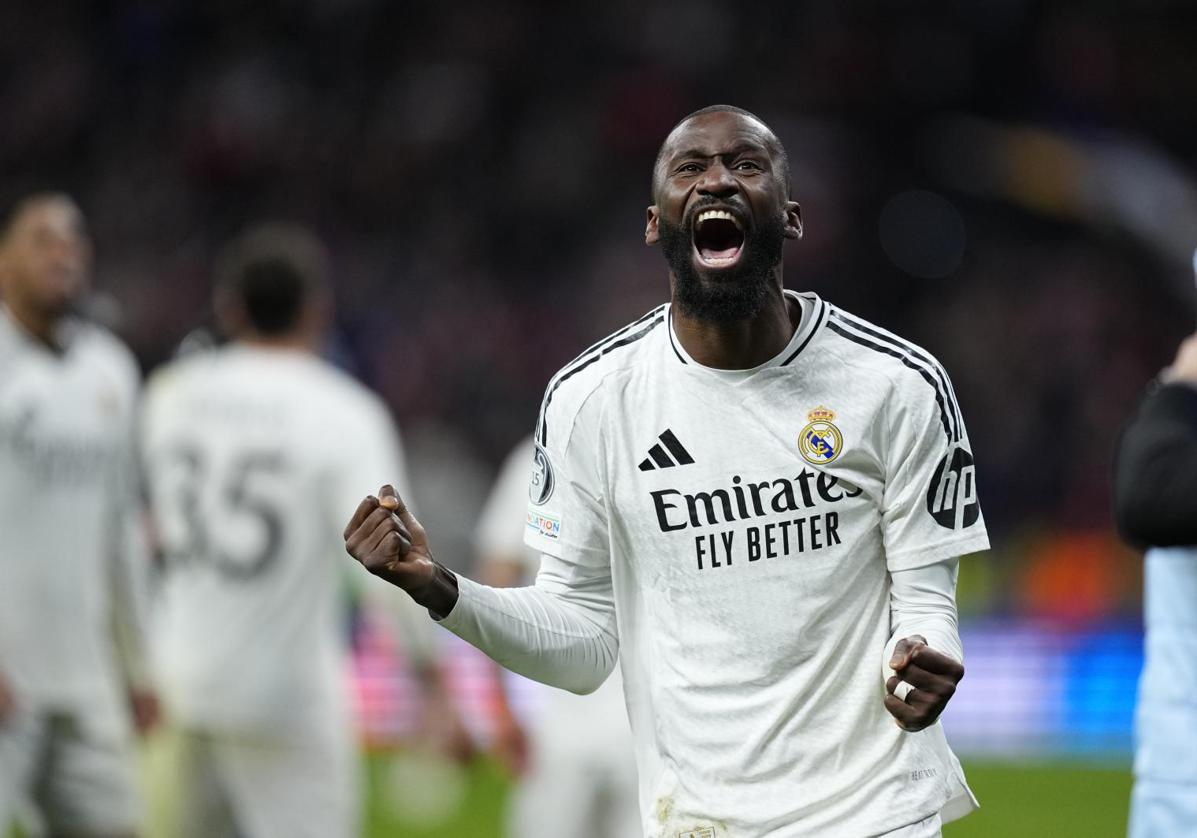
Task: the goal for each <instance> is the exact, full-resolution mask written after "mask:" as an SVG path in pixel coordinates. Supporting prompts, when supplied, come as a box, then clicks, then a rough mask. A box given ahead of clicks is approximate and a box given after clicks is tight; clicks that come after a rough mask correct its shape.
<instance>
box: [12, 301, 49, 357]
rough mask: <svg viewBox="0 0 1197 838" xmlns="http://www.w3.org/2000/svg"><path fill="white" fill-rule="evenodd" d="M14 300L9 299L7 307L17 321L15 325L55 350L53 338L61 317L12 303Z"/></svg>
mask: <svg viewBox="0 0 1197 838" xmlns="http://www.w3.org/2000/svg"><path fill="white" fill-rule="evenodd" d="M14 302H16V301H15V300H9V301H8V304H7V308H8V313H9V315H10V316H11V317H12V319H13V320H15V321H16V322H17V325H19V326H20V327H21V328H22V329H24V330H25V331H26V332H28V333H29V335H30V336H31V337H33V338H34V339H36V340H37V341H38V342H39V343H44V344H45V345H46V346H48V347H49V348H51V349H53V350H55V351H57V350H58V344H57V343H56V342H55V340H54V338H55V332H56V331H57V329H58V322H59V320H60V319H61V318H60V317H59V316H57V315H53V314H44V313H42V312H39V311H36V310H34V309H32V308H28V307H25V306H21V305H13V303H14Z"/></svg>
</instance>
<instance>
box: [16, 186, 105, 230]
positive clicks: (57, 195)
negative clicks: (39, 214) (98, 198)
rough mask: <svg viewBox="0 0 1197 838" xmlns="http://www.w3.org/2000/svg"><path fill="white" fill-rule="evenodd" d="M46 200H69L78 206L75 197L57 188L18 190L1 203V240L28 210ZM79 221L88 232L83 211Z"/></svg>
mask: <svg viewBox="0 0 1197 838" xmlns="http://www.w3.org/2000/svg"><path fill="white" fill-rule="evenodd" d="M44 201H67V202H69V203H70V204H72V205H75V206H78V205H77V204H76V202H75V199H74V198H72V197H71V196H70V195H69V194H67V193H66V192H62V191H60V190H57V189H34V190H24V191H21V192H18V193H16V194H15V195H14V196H12V197H10V198H9V199H8V200H6V201H4V202H3V204H0V241H4V240H5V239H7V238H8V236H9V234H10V233H11V232H12V231H13V227H15V226H16V224H17V222H18V221H19V220H20V219H21V216H23V215H24V214H25V213H26V211H28V210H29V209H30V208H31V207H33V206H35V205H36V204H40V203H42V202H44ZM79 223H80V224H82V225H84V229H83V232H84V233H86V232H87V230H86V222H85V220H84V219H83V216H82V212H80V215H79Z"/></svg>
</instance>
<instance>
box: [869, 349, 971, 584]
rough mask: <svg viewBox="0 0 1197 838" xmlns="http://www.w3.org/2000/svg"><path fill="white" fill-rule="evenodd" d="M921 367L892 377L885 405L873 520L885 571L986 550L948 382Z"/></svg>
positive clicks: (968, 459)
mask: <svg viewBox="0 0 1197 838" xmlns="http://www.w3.org/2000/svg"><path fill="white" fill-rule="evenodd" d="M928 366H929V367H930V368H929V369H921V370H920V371H919V372H918V374H917V375H916V374H915V373H914V372H911V373H910V374H909V375H904V376H902V377H901V378H899V379H897V380H896V381H895V390H894V393H893V395H892V396H891V398H890V400H889V401H888V403H887V407H888V414H889V415H888V423H887V427H888V433H887V441H888V451H887V452H886V456H885V463H886V483H885V491H884V494H883V500H882V507H883V508H882V514H881V518H882V529H883V535H884V542H885V555H886V566H887V567H888V568H889V569H890V570H891V571H894V570H906V569H910V568H915V567H922V566H924V565H928V564H931V563H932V562H936V561H939V560H940V559H942V558H945V557H947V556H959V555H963V554H965V553H973V552H977V551H979V550H985V549H987V548H988V547H989V536H988V534H987V533H986V530H985V521H984V518H983V517H982V515H981V505H980V501H979V499H978V497H977V476H976V466H975V464H974V462H973V455H972V451H971V449H970V447H969V441H968V434H967V433H966V432H965V429H964V422H963V418H962V416H961V414H960V411H959V408H958V407H957V405H956V400H955V395H954V394H953V392H952V386H951V382H950V381H949V380H948V378H947V375H946V374H945V373H944V372H943V370H942V368H940V367H939V365H938V364H929V365H928ZM924 373H925V375H924Z"/></svg>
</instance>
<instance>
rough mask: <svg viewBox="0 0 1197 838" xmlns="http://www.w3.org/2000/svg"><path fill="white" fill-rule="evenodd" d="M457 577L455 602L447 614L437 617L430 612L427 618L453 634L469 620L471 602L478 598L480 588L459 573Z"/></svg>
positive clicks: (471, 607) (471, 608)
mask: <svg viewBox="0 0 1197 838" xmlns="http://www.w3.org/2000/svg"><path fill="white" fill-rule="evenodd" d="M455 575H456V576H457V602H455V603H454V604H453V608H452V609H450V611H449V613H448V614H445V615H443V616H441V617H439V618H438V617H437V615H436V614H433V613H432V612H431V611H429V612H428V614H429V616H431V617H432V619H433V620H434V621H436V622H437V623H439V624H440V625H441V626H443V627H445V628H447V629H448V630H449V631H451V632H453V633H454V634H456V633H457V630H458V629H459V628H460V627H461V625H462V624H463V623H464V622H466V620H467V619H468V618H469V615H470V612H471V611H473V600H475V599H477V598H478V589H479V588H480V587H482V586H481V585H479V584H478V583H477V582H475V581H474V580H472V579H468V578H466V577H465V576H462V575H461V574H460V573H458V574H455Z"/></svg>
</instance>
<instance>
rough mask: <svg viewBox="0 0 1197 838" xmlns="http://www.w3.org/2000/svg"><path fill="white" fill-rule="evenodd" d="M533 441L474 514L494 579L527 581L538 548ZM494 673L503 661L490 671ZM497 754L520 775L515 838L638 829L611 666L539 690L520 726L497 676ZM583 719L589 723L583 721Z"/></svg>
mask: <svg viewBox="0 0 1197 838" xmlns="http://www.w3.org/2000/svg"><path fill="white" fill-rule="evenodd" d="M535 450H536V448H535V443H534V442H533V440H532V437H528V438H526V439H524V440H522V441H521V442H520V444H519V445H517V446H516V447H515V449H514V450H513V451H512V452H511V454H510V455H508V457H507V459H506V461H505V462H504V463H503V468H502V470H501V471H500V472H499V477H498V479H497V480H496V481H495V485H494V488H493V489H492V490H491V493H490V497H489V498H488V499H487V502H486V506H485V507H484V509H483V511H482V517H481V518H480V520H479V522H478V529H477V533H476V535H475V542H476V544H477V549H478V557H479V560H480V573H481V576H482V578H483V579H484V580H486V581H487V582H488V583H490V584H492V585H497V586H501V587H511V586H515V585H520V584H527V582H528V580H530V579H534V578H535V576H536V572H537V570H538V569H539V567H540V555H539V554H538V553H537V552H536V551H534V550H532V549H530V548H529V547H528V546H527V545H525V544H524V540H523V532H524V525H525V519H526V514H525V513H526V510H527V506H528V473H529V470H530V468H531V466H532V460H533V454H534V452H535ZM495 673H496V676H498V674H499V670H498V669H496V670H495ZM495 680H496V683H495V688H496V690H497V697H498V712H497V717H498V721H497V731H496V737H495V738H496V753H497V755H498V756H499V758H500V759H501V760H502V761H503V762H504V763H505V764H506V765H507V766H508V768H509V769H511V770H512V771H513V773H515V774H517V775H520V781H519V786H518V787H517V789H516V791H515V793H514V796H513V799H512V805H511V809H510V813H509V817H508V834H509V835H511V836H512V838H601V836H607V838H627V836H629V835H635V834H637V833H638V832H639V831H640V816H639V813H638V806H637V804H636V763H635V760H634V757H633V744H632V735H631V731H630V730H629V729H628V715H627V711H626V710H625V709H624V703H623V679H622V678H620V677H619V672H618V671H615V672H612V673H611V677H609V678H608V679H607V680H606V681H605V682H604V683H603V685H602V686H600V687H599V688H598V689H597V690H595V692H594V694H593V695H588V696H585V697H579V696H575V695H573V694H572V693H568V692H565V691H564V690H551V691H545V692H544V693H542V694H541V695H539V696H537V697H538V698H539V699H540V701H539V702H538V704H537V712H536V715H535V717H534V719H533V720H532V727H531V730H530V731H527V732H525V730H524V728H523V725H522V724H521V723H520V720H519V719H518V718H517V717H516V715H515V713H514V712H513V710H512V708H511V706H510V703H509V700H508V696H507V691H506V687H505V684H504V683H503V679H502V678H501V677H496V679H495ZM579 719H585V720H586V721H585V724H579Z"/></svg>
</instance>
